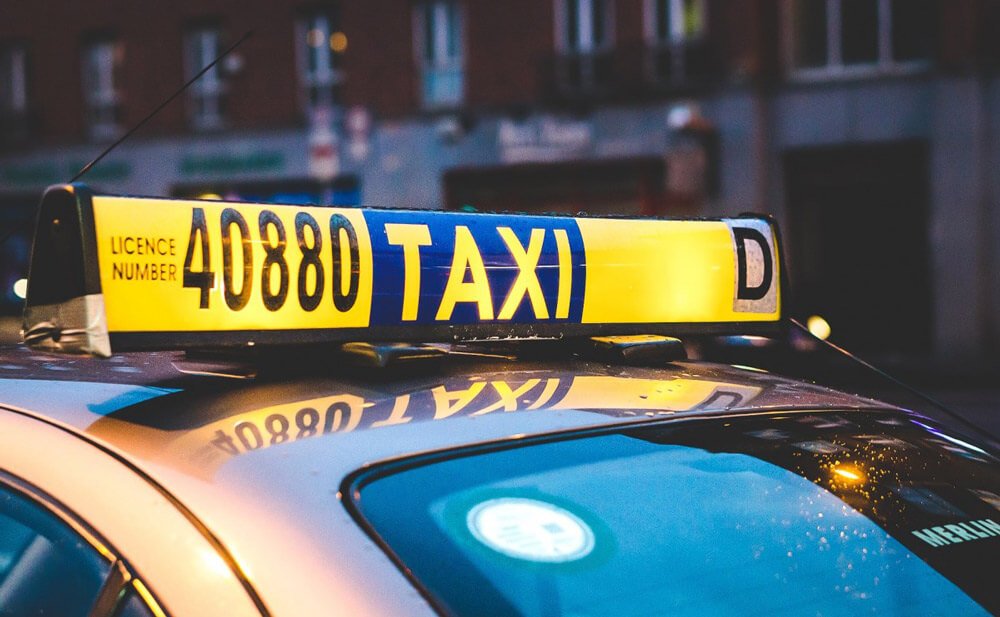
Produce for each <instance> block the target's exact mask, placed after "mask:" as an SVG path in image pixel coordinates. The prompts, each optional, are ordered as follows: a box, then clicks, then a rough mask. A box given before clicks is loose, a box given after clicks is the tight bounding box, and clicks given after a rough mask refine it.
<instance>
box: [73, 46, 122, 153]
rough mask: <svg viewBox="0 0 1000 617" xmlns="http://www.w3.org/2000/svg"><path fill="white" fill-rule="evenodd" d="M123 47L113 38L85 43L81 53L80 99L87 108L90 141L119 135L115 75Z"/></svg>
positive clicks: (118, 104) (118, 105) (119, 101)
mask: <svg viewBox="0 0 1000 617" xmlns="http://www.w3.org/2000/svg"><path fill="white" fill-rule="evenodd" d="M123 53H124V52H123V47H122V44H121V42H119V41H118V40H117V39H99V40H95V41H93V42H91V43H88V44H87V45H86V47H85V48H84V52H83V89H84V90H83V96H84V101H85V102H86V107H87V128H88V131H89V132H90V137H91V139H96V140H105V139H113V138H115V137H117V136H118V135H119V133H120V132H121V125H120V120H121V119H120V118H119V117H118V116H119V112H120V109H119V108H120V106H121V93H120V91H119V89H118V84H117V83H116V79H117V77H118V75H116V73H117V72H118V71H119V69H120V64H121V60H122V54H123Z"/></svg>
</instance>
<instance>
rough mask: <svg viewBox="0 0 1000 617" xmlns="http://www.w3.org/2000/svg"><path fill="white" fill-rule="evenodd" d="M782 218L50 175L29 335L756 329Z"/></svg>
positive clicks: (328, 338)
mask: <svg viewBox="0 0 1000 617" xmlns="http://www.w3.org/2000/svg"><path fill="white" fill-rule="evenodd" d="M782 277H783V270H782V266H781V252H780V248H779V246H778V241H777V231H776V229H775V227H774V225H773V223H772V222H771V221H770V220H769V219H767V218H763V217H739V218H728V219H714V220H710V219H690V220H671V219H639V218H585V217H568V216H566V217H564V216H536V215H506V214H504V215H500V214H471V213H458V212H443V211H427V210H390V209H375V208H330V207H319V206H312V207H303V206H287V205H273V204H254V203H242V202H240V203H236V202H223V201H196V200H175V199H161V198H150V197H123V196H112V195H98V194H94V193H92V192H91V191H90V190H89V189H88V188H87V187H86V186H84V185H80V184H73V185H59V186H54V187H51V188H50V189H48V190H47V191H46V193H45V195H44V197H43V199H42V204H41V207H40V209H39V215H38V223H37V227H36V232H35V241H34V246H33V249H32V256H31V265H30V272H29V279H28V295H27V301H26V308H25V312H24V332H25V341H26V342H27V343H28V344H29V345H31V346H34V347H37V348H41V349H47V350H54V351H67V352H75V353H90V354H93V355H98V356H108V355H110V354H111V350H112V349H114V350H116V351H128V350H141V349H186V348H195V347H198V348H204V347H238V346H247V345H255V344H260V345H298V344H312V343H344V342H352V341H424V342H430V341H456V340H479V339H518V338H546V337H552V338H557V337H569V336H596V335H612V334H618V335H623V334H674V335H676V334H686V333H695V332H697V333H756V332H766V331H769V330H772V329H774V328H775V327H776V326H777V325H778V324H779V323H780V321H781V318H782V311H781V306H782V294H781V291H782V290H781V285H780V281H781V279H782Z"/></svg>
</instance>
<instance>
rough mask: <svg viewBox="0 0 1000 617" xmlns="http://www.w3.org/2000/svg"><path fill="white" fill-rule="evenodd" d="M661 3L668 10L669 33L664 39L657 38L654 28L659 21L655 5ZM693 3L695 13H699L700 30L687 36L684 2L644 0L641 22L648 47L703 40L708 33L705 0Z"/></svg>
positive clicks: (681, 0) (682, 0) (680, 0)
mask: <svg viewBox="0 0 1000 617" xmlns="http://www.w3.org/2000/svg"><path fill="white" fill-rule="evenodd" d="M661 2H664V3H666V4H667V5H669V8H670V32H669V33H668V36H667V38H666V39H662V38H660V37H659V35H658V34H657V27H656V26H657V22H658V21H659V19H660V14H659V11H657V8H658V7H657V5H659V4H660V3H661ZM694 3H695V6H696V7H697V11H698V12H699V13H701V23H702V28H701V32H697V33H694V34H692V35H689V34H688V33H687V32H685V31H684V0H644V2H643V20H642V22H643V26H644V31H645V35H646V42H647V43H649V44H650V45H654V46H660V47H666V46H672V45H684V44H685V43H690V42H692V41H700V40H703V39H704V38H705V35H706V32H707V31H708V2H706V0H694Z"/></svg>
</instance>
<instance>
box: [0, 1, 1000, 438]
mask: <svg viewBox="0 0 1000 617" xmlns="http://www.w3.org/2000/svg"><path fill="white" fill-rule="evenodd" d="M3 12H4V19H3V20H2V21H0V239H2V240H0V242H2V244H0V315H3V316H4V317H3V318H2V320H0V338H2V339H4V340H7V341H16V340H17V338H18V335H17V329H18V327H19V325H18V320H17V318H16V316H17V315H18V314H19V313H20V310H21V306H22V302H23V300H22V297H23V295H24V282H23V279H24V277H25V276H26V274H27V265H28V253H29V251H30V243H31V221H32V216H33V213H34V209H35V208H36V206H37V204H38V202H39V199H40V195H41V192H42V191H43V190H44V188H45V187H46V186H48V185H51V184H55V183H60V182H65V181H67V180H68V179H69V178H71V177H72V176H73V175H74V174H75V173H76V172H77V171H78V170H79V169H80V168H82V167H83V166H84V164H86V163H87V162H88V161H89V160H91V159H92V158H93V157H94V156H96V155H97V154H98V153H99V152H100V151H101V150H102V149H103V148H105V147H106V146H107V145H108V144H110V143H111V142H112V141H114V140H115V139H117V138H118V137H120V136H121V135H123V134H124V132H125V131H126V130H128V129H129V128H131V127H132V126H134V125H135V124H136V123H138V122H139V121H140V120H141V119H142V118H144V117H145V116H146V114H147V113H149V112H150V111H151V110H152V109H154V108H155V107H156V106H157V105H159V104H160V103H161V102H162V101H164V100H166V99H167V98H168V97H169V96H170V95H171V94H172V93H173V92H174V91H175V90H176V89H177V88H178V87H179V85H180V84H182V83H184V82H185V81H186V80H187V79H189V78H191V77H193V76H194V75H195V74H196V73H198V72H199V71H200V70H201V69H202V68H203V67H205V66H207V65H208V64H209V63H211V62H212V60H213V59H215V58H216V57H217V56H218V55H219V54H220V53H222V51H223V50H225V49H226V48H228V47H229V46H230V45H232V44H233V43H235V42H236V41H238V40H240V39H241V37H243V36H244V34H245V33H247V32H251V31H252V36H250V38H249V39H247V40H246V41H245V42H244V43H242V44H241V45H240V46H239V47H238V49H236V50H235V51H234V52H233V53H231V54H230V55H228V56H227V57H226V58H225V59H223V60H222V61H221V62H220V63H219V64H217V65H216V66H214V67H213V68H211V69H210V70H208V71H207V72H206V73H205V74H204V75H203V76H202V77H201V78H200V79H199V80H197V81H196V82H194V84H193V85H192V86H191V87H190V88H189V89H188V90H187V91H185V92H184V94H183V95H182V96H181V97H179V98H178V100H176V101H174V102H173V103H172V104H171V105H169V106H167V107H166V108H165V109H164V110H163V111H162V113H160V114H158V115H157V116H155V117H154V118H153V119H152V120H151V121H150V122H149V124H148V125H146V126H144V127H143V128H142V129H141V130H140V131H138V132H137V133H136V134H135V135H134V136H133V137H131V138H130V139H129V140H128V141H126V142H125V143H124V144H123V145H122V146H121V147H119V148H117V149H116V150H114V151H113V152H112V153H111V154H109V155H108V156H107V158H105V159H104V160H103V161H101V163H99V164H98V165H97V166H95V167H94V169H93V170H92V171H91V172H89V173H88V174H87V176H85V177H84V178H83V181H85V182H87V183H88V184H90V185H91V186H93V187H94V188H96V189H97V190H101V191H106V192H113V193H130V194H145V195H154V196H173V197H200V198H206V199H218V198H230V199H242V200H250V201H275V202H283V203H321V204H327V205H338V206H352V205H359V204H365V205H375V206H400V207H410V208H444V209H475V210H481V211H522V212H563V213H576V212H587V213H591V214H619V215H642V216H731V215H736V214H739V213H742V212H757V213H767V214H770V215H773V216H774V217H775V218H776V219H777V220H778V222H779V224H780V225H781V228H782V233H783V240H784V243H785V246H786V254H785V262H786V264H787V267H788V274H789V279H790V280H789V283H790V289H791V302H790V304H789V307H790V310H791V313H792V316H794V317H795V318H797V319H799V320H800V321H802V322H803V323H806V322H807V321H808V322H809V323H811V324H813V325H814V326H815V332H817V333H819V334H822V335H824V336H828V337H829V340H831V341H833V342H835V343H837V344H839V345H842V346H844V347H846V348H848V349H850V350H852V351H855V352H857V353H858V354H859V355H860V356H861V357H864V358H866V359H868V360H871V361H872V362H874V363H875V364H877V365H879V366H882V367H885V368H886V369H887V370H888V371H889V372H890V373H893V374H897V375H899V376H900V377H902V378H904V379H906V380H909V381H911V382H913V383H914V384H915V385H917V386H918V387H922V388H924V389H926V390H928V391H929V392H930V393H931V394H932V395H933V396H935V397H937V398H938V399H940V400H941V401H942V402H945V403H950V404H952V405H953V406H954V407H955V408H956V409H959V410H961V411H962V413H964V414H967V415H969V416H970V417H973V418H975V419H976V421H977V422H980V423H981V424H988V425H990V426H992V427H994V434H995V433H996V426H997V424H996V420H995V418H996V414H997V413H998V412H997V411H996V410H997V409H998V407H1000V360H998V354H1000V276H998V275H997V272H1000V172H998V170H1000V131H998V126H997V125H998V122H1000V37H997V36H996V33H997V32H1000V1H997V0H505V1H504V2H495V1H489V0H370V1H368V2H346V1H341V2H335V1H323V2H300V1H297V0H283V1H279V2H275V1H272V0H247V1H245V2H238V3H237V2H231V1H228V0H178V1H177V2H171V3H156V4H152V3H141V2H122V1H119V0H96V1H94V2H88V3H79V4H76V3H65V2H61V1H57V0H38V1H36V2H31V3H6V4H5V6H4V9H3ZM810 318H813V319H812V320H810ZM812 327H813V326H812V325H811V328H812Z"/></svg>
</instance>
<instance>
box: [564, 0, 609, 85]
mask: <svg viewBox="0 0 1000 617" xmlns="http://www.w3.org/2000/svg"><path fill="white" fill-rule="evenodd" d="M611 6H612V3H611V2H610V0H557V4H556V8H557V10H556V15H557V19H556V40H557V41H558V44H559V47H560V50H561V53H560V54H559V55H558V56H557V57H556V63H555V79H556V86H557V87H558V88H559V89H560V90H561V91H562V92H563V93H564V94H565V93H571V94H572V93H582V94H593V93H597V92H598V91H601V90H604V89H607V87H609V86H610V83H611V80H612V79H613V77H614V63H613V58H612V55H611V47H612V32H613V26H612V13H611Z"/></svg>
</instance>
